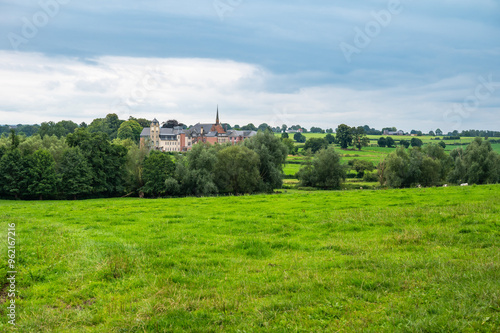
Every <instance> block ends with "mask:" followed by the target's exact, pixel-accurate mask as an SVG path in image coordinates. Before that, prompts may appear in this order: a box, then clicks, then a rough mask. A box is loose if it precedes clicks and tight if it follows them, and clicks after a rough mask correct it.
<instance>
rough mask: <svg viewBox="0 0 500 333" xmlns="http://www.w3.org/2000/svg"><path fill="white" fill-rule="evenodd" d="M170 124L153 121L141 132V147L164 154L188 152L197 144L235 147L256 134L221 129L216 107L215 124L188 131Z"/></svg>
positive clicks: (199, 124) (196, 127)
mask: <svg viewBox="0 0 500 333" xmlns="http://www.w3.org/2000/svg"><path fill="white" fill-rule="evenodd" d="M172 123H173V124H175V123H176V122H172V121H169V122H167V123H164V124H163V125H162V126H160V123H159V121H158V120H156V119H154V120H153V121H152V123H151V127H146V128H144V129H143V130H142V133H141V137H140V145H141V147H144V146H148V147H150V149H156V150H160V151H165V152H182V151H187V150H190V149H191V148H192V147H193V145H195V144H197V143H209V144H216V143H217V144H225V143H231V144H233V145H235V144H237V143H239V142H241V141H243V140H246V139H248V138H251V137H253V136H255V135H256V134H257V132H255V131H236V130H227V129H225V128H223V126H222V124H221V123H220V120H219V108H218V107H217V115H216V119H215V124H209V123H205V124H202V123H198V124H196V125H194V126H192V127H190V128H189V129H184V126H175V125H171V124H172ZM167 124H170V125H167Z"/></svg>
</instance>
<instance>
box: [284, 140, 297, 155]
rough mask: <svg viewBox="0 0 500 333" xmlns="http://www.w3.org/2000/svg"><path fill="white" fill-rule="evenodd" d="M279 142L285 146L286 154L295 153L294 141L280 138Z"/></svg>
mask: <svg viewBox="0 0 500 333" xmlns="http://www.w3.org/2000/svg"><path fill="white" fill-rule="evenodd" d="M281 142H282V143H283V144H284V145H285V146H286V147H287V149H288V155H295V154H297V151H298V147H296V146H295V143H294V141H293V140H292V139H282V140H281Z"/></svg>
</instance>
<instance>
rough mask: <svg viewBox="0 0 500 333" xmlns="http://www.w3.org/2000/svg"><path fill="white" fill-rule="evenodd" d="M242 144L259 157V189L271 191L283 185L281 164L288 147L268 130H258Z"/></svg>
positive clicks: (284, 159)
mask: <svg viewBox="0 0 500 333" xmlns="http://www.w3.org/2000/svg"><path fill="white" fill-rule="evenodd" d="M243 145H244V146H245V147H247V148H249V149H250V150H253V151H254V152H256V153H257V155H258V156H259V159H260V163H259V173H260V179H261V180H262V183H261V190H262V191H265V192H271V191H272V190H273V189H275V188H281V187H282V186H283V165H284V164H285V162H286V158H287V156H288V148H287V147H286V146H285V145H284V144H283V143H282V142H281V140H280V139H279V138H277V137H276V136H275V135H274V134H273V133H270V132H267V131H266V132H259V133H258V134H257V135H255V136H253V137H252V138H250V139H247V140H245V141H244V142H243Z"/></svg>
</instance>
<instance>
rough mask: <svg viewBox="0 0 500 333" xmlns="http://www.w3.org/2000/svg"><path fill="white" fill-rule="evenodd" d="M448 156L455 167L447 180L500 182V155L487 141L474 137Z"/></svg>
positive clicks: (476, 182) (454, 181)
mask: <svg viewBox="0 0 500 333" xmlns="http://www.w3.org/2000/svg"><path fill="white" fill-rule="evenodd" d="M450 156H451V157H452V158H453V160H454V164H455V168H454V170H453V171H452V172H451V174H450V176H449V181H450V182H453V183H456V184H459V183H469V184H496V183H498V182H500V155H499V154H498V153H496V152H495V151H493V148H492V147H491V143H490V142H489V141H483V140H482V139H481V138H479V137H476V138H475V139H474V141H473V142H472V143H471V144H470V145H468V146H467V148H466V149H465V151H464V150H463V149H462V148H457V149H455V150H453V151H452V152H451V154H450Z"/></svg>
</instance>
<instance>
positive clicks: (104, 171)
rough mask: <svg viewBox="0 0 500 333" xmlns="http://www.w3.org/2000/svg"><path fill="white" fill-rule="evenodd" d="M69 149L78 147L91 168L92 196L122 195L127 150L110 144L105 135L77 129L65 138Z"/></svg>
mask: <svg viewBox="0 0 500 333" xmlns="http://www.w3.org/2000/svg"><path fill="white" fill-rule="evenodd" d="M66 142H67V144H68V146H69V147H80V149H81V151H82V153H83V155H84V156H85V158H86V159H87V163H88V164H89V166H90V167H91V168H92V181H91V186H92V190H93V194H96V195H107V196H110V195H115V194H120V193H123V191H124V190H125V187H124V183H125V182H124V176H125V175H126V172H125V171H124V168H125V163H126V156H127V149H126V148H125V147H124V146H121V145H116V144H111V143H110V142H109V139H108V136H107V135H106V134H105V133H89V131H88V130H87V129H84V128H79V129H77V130H76V131H75V132H74V133H73V134H69V135H68V136H67V137H66Z"/></svg>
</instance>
